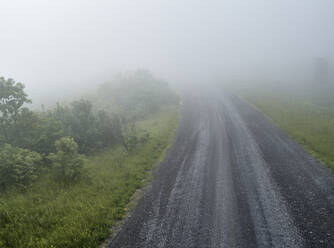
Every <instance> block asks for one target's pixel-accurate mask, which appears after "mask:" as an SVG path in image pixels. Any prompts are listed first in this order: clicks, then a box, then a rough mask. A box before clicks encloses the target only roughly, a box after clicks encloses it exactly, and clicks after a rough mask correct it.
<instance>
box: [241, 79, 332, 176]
mask: <svg viewBox="0 0 334 248" xmlns="http://www.w3.org/2000/svg"><path fill="white" fill-rule="evenodd" d="M239 92H241V93H240V94H241V95H242V96H243V97H244V98H246V100H248V101H249V102H250V103H251V104H253V105H255V107H257V108H258V109H260V110H261V111H262V112H264V113H265V114H266V115H267V116H268V117H269V118H270V119H271V120H272V121H274V122H275V123H276V124H277V125H278V126H279V127H280V128H281V129H282V130H284V131H285V132H286V133H287V134H289V135H290V136H291V137H292V138H293V139H295V140H296V141H297V142H299V143H300V144H301V145H303V146H304V147H305V148H306V149H307V150H308V151H309V152H310V153H312V154H313V155H314V156H315V157H317V158H318V159H320V160H321V161H323V162H324V163H325V164H326V165H327V166H328V167H330V168H331V169H332V170H334V149H333V147H334V88H333V87H315V86H302V87H285V86H280V87H278V86H272V85H271V86H269V87H268V86H262V87H255V88H249V89H247V90H242V91H239Z"/></svg>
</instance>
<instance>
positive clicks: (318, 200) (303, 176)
mask: <svg viewBox="0 0 334 248" xmlns="http://www.w3.org/2000/svg"><path fill="white" fill-rule="evenodd" d="M110 247H117V248H121V247H124V248H125V247H126V248H137V247H141V248H150V247H152V248H153V247H154V248H165V247H171V248H178V247H182V248H195V247H196V248H197V247H198V248H209V247H210V248H211V247H213V248H214V247H226V248H233V247H247V248H251V247H334V176H333V175H332V173H331V172H330V171H329V170H328V169H327V168H325V167H324V166H323V165H322V164H321V163H319V162H318V161H317V160H315V159H314V158H313V157H312V156H311V155H310V154H309V153H307V152H306V151H305V150H304V149H303V148H302V147H301V146H300V145H298V144H297V143H296V142H294V141H293V140H291V139H290V138H289V137H288V136H287V135H286V134H285V133H283V132H282V131H280V130H279V129H278V128H277V127H276V126H275V125H273V124H272V123H271V122H270V121H269V120H268V119H267V118H266V117H265V116H264V115H263V114H262V113H260V112H259V111H257V110H256V109H254V108H253V107H251V106H250V105H248V104H247V103H246V102H244V101H242V100H241V99H239V98H238V97H235V96H232V95H228V94H224V93H223V92H221V91H220V90H202V91H200V93H199V92H197V93H195V92H193V93H189V94H187V96H186V97H185V98H184V108H183V114H182V119H181V122H180V126H179V129H178V133H177V136H176V139H175V142H174V145H173V146H172V148H171V149H170V151H169V152H168V154H167V156H166V158H165V160H164V162H163V163H162V164H161V165H160V167H159V169H158V171H157V172H156V175H155V177H154V180H153V182H152V187H151V189H150V190H149V191H148V192H147V193H146V194H145V196H144V197H143V198H142V199H141V200H140V202H139V203H138V205H137V207H136V209H135V210H134V212H133V214H132V216H131V217H130V218H129V220H128V221H127V223H126V224H125V225H124V227H123V229H122V230H121V231H120V232H119V233H118V235H117V236H116V237H115V239H114V240H112V243H111V244H110Z"/></svg>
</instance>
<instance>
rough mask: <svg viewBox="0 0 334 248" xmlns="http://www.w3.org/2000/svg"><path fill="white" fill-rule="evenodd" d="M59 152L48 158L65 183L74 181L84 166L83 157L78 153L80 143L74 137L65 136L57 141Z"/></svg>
mask: <svg viewBox="0 0 334 248" xmlns="http://www.w3.org/2000/svg"><path fill="white" fill-rule="evenodd" d="M55 146H56V149H57V152H56V153H55V154H54V153H51V154H50V155H49V156H48V158H49V159H50V160H51V161H52V164H53V167H54V168H55V170H56V172H57V178H58V180H59V181H60V182H62V183H64V184H65V185H67V186H68V185H70V184H71V183H74V182H75V181H76V180H77V179H78V177H79V175H80V172H81V169H82V167H83V163H84V160H83V157H82V155H80V154H79V153H78V145H77V143H75V141H74V140H73V138H69V137H63V138H61V139H59V140H57V141H56V143H55Z"/></svg>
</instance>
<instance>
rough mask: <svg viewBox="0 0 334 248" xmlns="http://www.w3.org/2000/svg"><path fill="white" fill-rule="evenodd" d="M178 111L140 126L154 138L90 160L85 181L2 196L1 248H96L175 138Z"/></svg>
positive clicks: (46, 183) (45, 182) (46, 182)
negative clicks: (131, 149) (128, 150)
mask: <svg viewBox="0 0 334 248" xmlns="http://www.w3.org/2000/svg"><path fill="white" fill-rule="evenodd" d="M177 123H178V111H177V107H169V108H165V109H164V110H163V111H161V112H160V113H159V114H156V115H153V116H151V117H150V118H148V119H147V120H144V121H141V122H140V123H138V125H137V129H138V130H137V131H138V132H141V131H142V130H146V131H147V132H149V133H150V139H149V140H148V141H147V142H146V143H144V144H142V145H138V146H137V147H136V148H135V149H134V150H133V151H131V152H130V153H128V152H126V151H125V150H124V149H123V148H122V147H114V148H112V149H107V150H105V151H103V152H101V153H99V154H97V155H94V156H91V157H89V158H87V160H86V162H85V167H84V173H83V175H84V176H83V177H82V178H81V179H80V181H79V182H78V183H77V184H75V185H74V186H71V187H70V188H67V189H64V188H63V187H61V186H59V185H58V184H57V183H56V182H55V181H54V180H51V179H50V178H49V176H45V177H44V178H42V179H41V180H40V181H39V182H37V183H35V184H34V185H33V186H32V187H31V189H30V190H29V191H28V192H25V193H18V192H11V193H8V194H7V195H2V196H0V224H1V226H0V247H15V248H19V247H25V248H28V247H34V248H39V247H80V248H81V247H82V248H84V247H90V248H91V247H97V246H98V245H100V244H101V243H102V242H103V240H104V239H105V238H107V237H108V236H109V235H110V234H111V233H110V232H111V231H110V228H111V227H112V226H113V225H114V224H115V223H116V221H117V220H120V219H122V218H123V217H124V215H125V214H126V212H127V210H126V206H127V204H128V202H129V201H130V198H131V196H132V195H133V193H134V192H135V191H136V190H137V189H138V188H141V187H143V185H144V184H145V182H147V181H148V178H150V170H151V169H152V166H154V165H156V164H157V161H159V159H161V158H162V157H163V155H164V152H165V150H166V148H167V147H168V146H169V145H170V144H171V143H172V141H173V139H174V134H175V130H176V127H177Z"/></svg>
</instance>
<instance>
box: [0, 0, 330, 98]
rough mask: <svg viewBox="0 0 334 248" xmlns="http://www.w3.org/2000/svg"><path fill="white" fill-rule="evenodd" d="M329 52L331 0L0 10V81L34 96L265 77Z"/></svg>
mask: <svg viewBox="0 0 334 248" xmlns="http://www.w3.org/2000/svg"><path fill="white" fill-rule="evenodd" d="M333 49H334V1H333V0H249V1H248V0H0V75H2V76H5V77H12V78H14V79H15V80H18V81H21V82H23V83H25V84H26V86H27V88H28V91H29V90H30V91H31V92H34V94H35V95H38V94H46V92H48V91H49V92H50V93H52V92H53V90H59V89H66V88H69V87H71V86H73V87H77V86H78V85H80V84H81V85H82V86H84V85H88V84H90V83H100V82H98V81H100V80H101V81H103V80H105V79H106V78H107V77H109V76H110V75H111V74H112V73H114V72H117V71H121V70H128V69H136V68H147V69H149V70H151V71H152V72H153V73H154V74H156V75H158V76H159V77H161V78H164V79H166V80H169V81H175V82H182V81H183V80H184V81H187V80H188V81H189V80H203V81H205V80H209V79H210V78H215V77H220V76H225V75H228V76H231V75H239V76H240V75H245V76H247V75H250V74H259V75H260V74H263V75H264V76H268V75H271V74H272V75H273V77H275V76H277V75H280V74H283V73H282V72H283V71H285V70H289V69H291V68H295V67H298V63H300V64H303V63H305V64H307V63H309V62H310V61H312V59H313V58H314V57H319V56H320V57H333V54H334V52H333V51H334V50H333ZM296 65H297V66H296ZM73 87H72V88H73Z"/></svg>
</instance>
